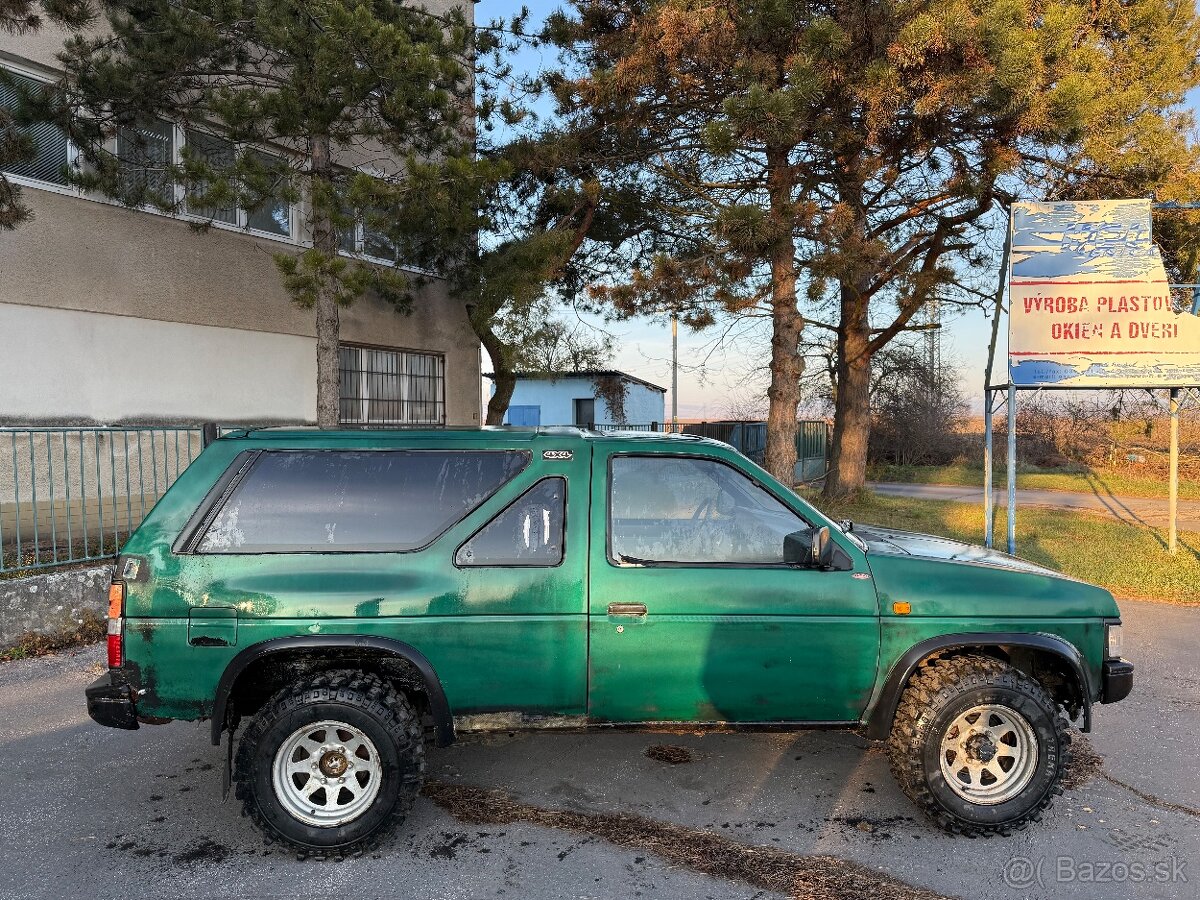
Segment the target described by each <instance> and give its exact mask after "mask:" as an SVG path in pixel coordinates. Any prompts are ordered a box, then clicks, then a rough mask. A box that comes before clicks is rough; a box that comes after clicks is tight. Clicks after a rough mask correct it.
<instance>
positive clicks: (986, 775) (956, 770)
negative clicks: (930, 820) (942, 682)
mask: <svg viewBox="0 0 1200 900" xmlns="http://www.w3.org/2000/svg"><path fill="white" fill-rule="evenodd" d="M940 749H941V770H942V777H943V778H944V779H945V781H946V784H947V785H949V787H950V789H951V790H952V791H954V793H956V794H957V795H958V796H960V797H962V798H964V799H965V800H969V801H970V802H972V803H977V804H979V805H981V806H994V805H996V804H998V803H1004V802H1005V801H1008V800H1011V799H1012V798H1013V797H1015V796H1017V795H1018V794H1019V793H1021V791H1023V790H1024V789H1025V788H1026V787H1027V786H1028V785H1029V782H1030V781H1031V780H1032V779H1033V776H1034V773H1035V772H1036V771H1037V762H1038V744H1037V737H1036V736H1035V735H1034V733H1033V726H1032V725H1030V724H1029V720H1028V719H1026V718H1025V717H1024V716H1023V715H1021V714H1020V713H1019V712H1017V711H1016V710H1014V709H1010V708H1009V707H1007V706H1000V705H998V704H993V703H986V704H981V705H980V706H975V707H972V708H971V709H968V710H967V711H965V712H963V713H962V714H960V715H959V716H958V717H957V718H956V719H954V721H953V722H951V723H950V726H949V728H947V729H946V733H945V735H943V737H942V744H941V748H940Z"/></svg>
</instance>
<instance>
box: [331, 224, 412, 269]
mask: <svg viewBox="0 0 1200 900" xmlns="http://www.w3.org/2000/svg"><path fill="white" fill-rule="evenodd" d="M347 215H349V213H347ZM339 241H340V244H341V248H342V250H343V251H345V252H346V253H351V254H353V255H355V256H364V257H366V258H367V259H369V260H371V261H372V262H381V263H386V264H387V265H389V266H398V265H400V251H399V249H398V248H397V247H396V245H395V244H393V243H392V241H391V240H390V239H389V238H388V236H387V235H386V234H384V233H383V232H382V231H378V230H376V229H374V228H372V227H371V226H370V225H367V224H366V223H365V222H363V221H362V220H361V219H359V220H357V221H356V222H355V223H354V227H353V228H350V229H347V230H346V231H343V232H342V233H341V234H340V236H339Z"/></svg>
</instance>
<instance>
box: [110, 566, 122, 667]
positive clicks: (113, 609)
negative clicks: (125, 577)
mask: <svg viewBox="0 0 1200 900" xmlns="http://www.w3.org/2000/svg"><path fill="white" fill-rule="evenodd" d="M124 639H125V585H124V584H122V583H121V582H113V583H112V584H111V585H109V587H108V667H109V668H110V669H119V668H120V667H121V665H122V663H124V661H125V648H124Z"/></svg>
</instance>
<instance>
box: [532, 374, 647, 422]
mask: <svg viewBox="0 0 1200 900" xmlns="http://www.w3.org/2000/svg"><path fill="white" fill-rule="evenodd" d="M588 397H591V398H594V399H595V400H596V424H597V425H612V424H616V422H615V421H614V419H613V416H612V412H611V411H610V410H609V408H608V404H607V403H605V402H604V400H602V399H601V398H599V397H597V396H596V385H595V382H593V380H592V379H591V378H590V377H572V376H564V377H562V378H558V379H554V380H551V379H549V378H520V379H518V380H517V387H516V390H514V391H513V398H512V402H511V403H510V404H509V405H510V406H538V407H540V408H541V424H543V425H573V424H575V400H576V398H580V399H583V398H588ZM663 410H664V395H663V393H662V391H657V390H654V389H653V388H648V387H646V386H645V385H643V384H638V383H637V382H632V381H631V382H626V393H625V423H624V424H627V425H647V424H649V423H651V422H659V423H661V422H662V421H663Z"/></svg>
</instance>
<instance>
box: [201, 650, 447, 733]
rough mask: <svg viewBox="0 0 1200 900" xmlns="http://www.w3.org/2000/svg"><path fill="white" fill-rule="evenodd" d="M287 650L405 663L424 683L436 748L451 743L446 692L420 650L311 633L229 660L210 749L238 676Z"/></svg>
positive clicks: (221, 683)
mask: <svg viewBox="0 0 1200 900" xmlns="http://www.w3.org/2000/svg"><path fill="white" fill-rule="evenodd" d="M290 650H317V651H319V650H375V651H379V652H382V653H384V654H386V655H388V656H395V657H399V658H401V659H405V660H407V661H408V662H410V663H412V665H413V666H414V667H415V668H416V670H417V672H418V674H420V676H421V680H422V681H423V682H424V684H425V696H426V697H428V698H429V711H430V713H431V714H432V715H433V725H434V734H435V736H436V743H437V746H439V747H445V746H446V745H448V744H451V743H453V742H454V719H453V718H452V717H451V715H450V704H449V703H448V702H447V700H446V692H445V690H443V689H442V682H441V681H440V680H439V679H438V677H437V673H436V672H434V671H433V666H432V665H431V664H430V662H429V660H428V659H426V658H425V654H423V653H422V652H421V651H420V650H418V649H417V648H416V647H413V646H412V645H411V644H406V643H404V642H403V641H397V640H393V639H392V638H386V637H377V636H374V635H344V634H314V635H307V636H295V637H283V638H272V639H271V640H267V641H262V642H261V643H258V644H253V645H251V646H249V647H247V648H246V649H245V650H243V651H242V652H241V653H239V654H238V655H237V656H235V657H234V658H233V659H232V660H230V662H229V665H228V666H226V668H225V671H224V672H223V673H222V674H221V680H220V681H219V682H217V695H216V697H215V698H214V699H213V713H212V742H213V746H220V743H221V732H222V731H224V730H225V714H226V710H227V706H228V703H229V695H230V693H232V691H233V686H234V684H236V683H237V680H238V678H239V677H240V676H241V674H242V673H243V672H244V671H246V669H247V668H248V667H249V666H250V664H251V663H254V662H257V661H258V660H260V659H262V658H263V657H265V656H270V655H271V654H273V653H280V652H284V651H290Z"/></svg>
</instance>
